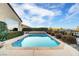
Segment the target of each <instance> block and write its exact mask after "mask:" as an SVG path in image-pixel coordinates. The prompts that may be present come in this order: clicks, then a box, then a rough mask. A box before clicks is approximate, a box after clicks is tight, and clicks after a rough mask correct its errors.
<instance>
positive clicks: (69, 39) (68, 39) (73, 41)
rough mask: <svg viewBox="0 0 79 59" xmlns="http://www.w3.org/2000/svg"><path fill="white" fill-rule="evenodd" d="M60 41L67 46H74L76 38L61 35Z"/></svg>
mask: <svg viewBox="0 0 79 59" xmlns="http://www.w3.org/2000/svg"><path fill="white" fill-rule="evenodd" d="M61 40H62V41H63V42H66V43H68V44H76V38H75V37H74V36H71V35H63V37H62V38H61Z"/></svg>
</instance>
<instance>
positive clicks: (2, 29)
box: [0, 21, 8, 41]
mask: <svg viewBox="0 0 79 59" xmlns="http://www.w3.org/2000/svg"><path fill="white" fill-rule="evenodd" d="M7 34H8V29H7V24H6V23H5V22H2V21H0V41H4V40H6V39H7Z"/></svg>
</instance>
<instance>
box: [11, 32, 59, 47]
mask: <svg viewBox="0 0 79 59" xmlns="http://www.w3.org/2000/svg"><path fill="white" fill-rule="evenodd" d="M59 44H60V43H59V42H58V41H56V40H54V39H53V38H51V37H49V36H48V35H47V34H29V35H28V36H27V37H25V38H23V39H20V40H17V41H16V42H14V43H12V46H13V47H55V46H58V45H59Z"/></svg>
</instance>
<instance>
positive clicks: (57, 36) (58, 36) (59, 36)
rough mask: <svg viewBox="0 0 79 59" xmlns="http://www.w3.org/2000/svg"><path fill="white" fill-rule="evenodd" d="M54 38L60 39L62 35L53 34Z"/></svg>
mask: <svg viewBox="0 0 79 59" xmlns="http://www.w3.org/2000/svg"><path fill="white" fill-rule="evenodd" d="M55 36H56V38H58V39H60V38H62V36H63V35H62V34H61V33H59V34H55Z"/></svg>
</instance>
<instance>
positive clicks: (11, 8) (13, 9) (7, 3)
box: [7, 3, 22, 22]
mask: <svg viewBox="0 0 79 59" xmlns="http://www.w3.org/2000/svg"><path fill="white" fill-rule="evenodd" d="M7 5H8V6H9V7H10V9H11V10H12V11H13V12H14V13H15V15H16V16H17V17H18V18H19V20H20V21H21V22H22V20H21V18H20V17H19V16H18V14H17V13H16V12H15V10H14V9H13V8H12V6H11V5H10V4H9V3H7Z"/></svg>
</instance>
